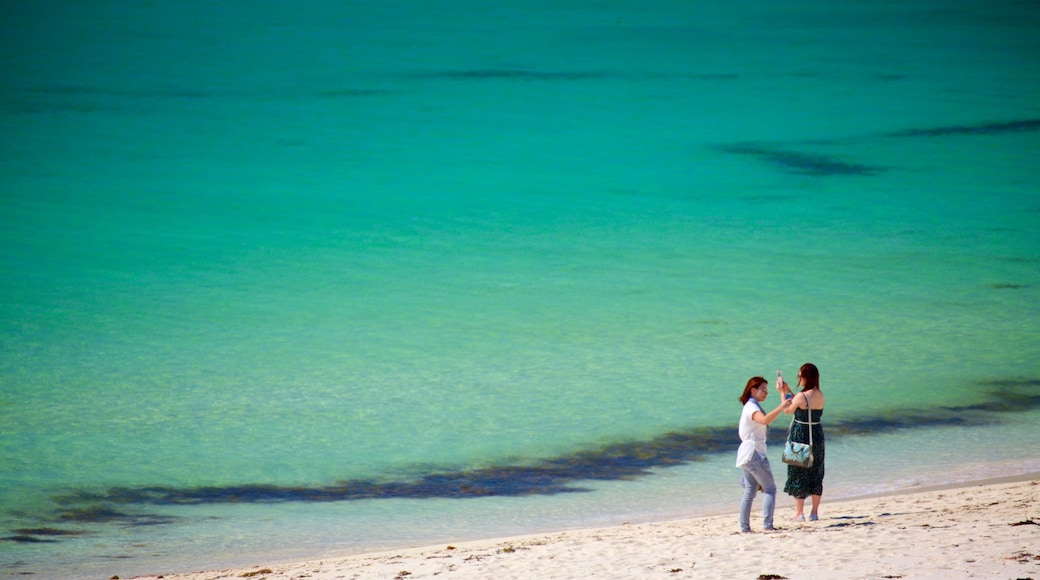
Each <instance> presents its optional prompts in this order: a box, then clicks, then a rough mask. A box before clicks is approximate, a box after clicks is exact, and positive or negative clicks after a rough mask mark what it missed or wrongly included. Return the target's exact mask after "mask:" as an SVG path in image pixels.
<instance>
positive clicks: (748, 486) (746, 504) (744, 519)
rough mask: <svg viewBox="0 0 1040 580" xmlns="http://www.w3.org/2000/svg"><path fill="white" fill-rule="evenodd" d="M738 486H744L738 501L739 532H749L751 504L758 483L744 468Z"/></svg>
mask: <svg viewBox="0 0 1040 580" xmlns="http://www.w3.org/2000/svg"><path fill="white" fill-rule="evenodd" d="M740 485H743V486H744V497H743V499H741V500H740V531H741V532H750V531H751V504H752V502H754V501H755V493H756V492H757V491H758V482H757V481H755V478H754V477H752V476H751V474H750V473H749V472H748V470H747V467H745V468H744V475H743V476H742V477H741V478H740Z"/></svg>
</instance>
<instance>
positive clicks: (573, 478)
mask: <svg viewBox="0 0 1040 580" xmlns="http://www.w3.org/2000/svg"><path fill="white" fill-rule="evenodd" d="M984 384H985V385H986V386H989V387H991V388H992V389H993V390H992V391H991V392H989V397H988V399H986V400H984V401H982V402H980V403H979V404H974V405H964V406H948V407H934V408H930V409H927V410H910V411H906V410H899V411H893V412H891V413H883V414H879V415H874V416H865V417H857V418H852V419H848V420H844V421H834V422H828V423H827V427H826V429H827V431H826V432H827V437H828V438H834V437H848V436H855V435H873V434H878V433H886V432H893V431H900V430H906V429H919V428H931V427H953V426H969V425H989V424H994V423H997V422H998V421H999V417H998V414H1000V413H1011V412H1020V411H1026V410H1030V409H1035V408H1040V393H1038V392H1037V391H1038V389H1037V387H1040V380H1037V379H1007V380H994V381H989V382H986V383H984ZM771 433H772V435H771V437H770V439H771V441H773V442H774V443H779V442H780V441H782V440H783V439H784V437H785V432H784V430H783V429H773V430H772V431H771ZM738 444H739V439H738V437H737V434H736V428H735V427H734V426H732V425H727V426H725V427H705V428H698V429H690V430H687V431H682V432H673V433H666V434H664V435H661V436H658V437H655V438H653V439H649V440H643V441H629V442H622V443H612V444H607V445H603V446H601V447H597V448H592V449H587V450H584V451H578V452H575V453H572V454H568V455H562V456H558V457H553V458H548V459H544V460H541V461H537V462H532V463H531V464H528V465H498V466H489V467H483V468H477V469H467V470H456V471H442V472H435V473H427V474H425V475H422V476H419V477H416V478H414V479H410V480H397V481H392V480H391V481H387V480H374V479H357V480H349V481H342V482H339V483H336V484H334V485H328V486H317V487H308V486H280V485H267V484H243V485H232V486H202V487H189V488H181V487H171V486H147V487H138V488H131V487H117V488H110V489H108V490H106V491H104V492H101V493H95V492H88V491H83V492H78V493H74V494H72V495H69V496H64V497H59V498H56V501H58V502H59V504H60V505H64V506H66V508H64V509H63V510H59V511H58V512H57V513H56V514H54V515H53V516H51V518H50V519H49V520H48V521H57V522H75V523H97V524H103V523H116V524H120V525H159V524H167V523H172V522H174V521H176V519H175V518H173V517H169V516H163V515H155V514H140V513H137V514H134V513H127V512H126V511H123V510H122V509H116V507H115V506H128V505H138V506H140V505H152V506H163V505H199V504H228V503H243V504H253V503H275V502H332V501H351V500H362V499H429V498H451V499H467V498H479V497H490V496H511V497H516V496H527V495H552V494H559V493H578V492H584V491H588V490H587V489H586V488H583V487H580V486H577V485H575V484H576V483H578V482H580V481H597V480H598V481H606V480H613V481H617V480H622V481H623V480H633V479H636V478H639V477H643V476H646V475H649V474H650V473H651V470H653V469H656V468H661V467H669V466H675V465H681V464H686V463H691V462H695V461H700V460H702V459H703V458H704V457H705V456H707V455H711V454H719V453H733V452H734V450H735V449H736V447H737V445H738ZM50 529H52V528H39V529H37V530H36V531H35V532H33V533H30V534H25V533H20V534H19V535H18V536H13V537H12V538H20V539H12V538H8V540H9V541H25V542H33V541H50V540H47V539H42V538H40V537H39V536H43V535H47V533H46V532H41V531H40V530H50ZM30 531H32V530H28V529H26V530H18V532H30ZM63 534H64V533H63V532H61V531H60V530H55V531H54V533H53V534H51V537H60V536H61V535H63Z"/></svg>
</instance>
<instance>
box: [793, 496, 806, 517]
mask: <svg viewBox="0 0 1040 580" xmlns="http://www.w3.org/2000/svg"><path fill="white" fill-rule="evenodd" d="M804 510H805V498H804V497H796V498H794V521H798V518H802V519H805V514H804V513H802V512H803V511H804Z"/></svg>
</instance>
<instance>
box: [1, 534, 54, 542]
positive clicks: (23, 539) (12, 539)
mask: <svg viewBox="0 0 1040 580" xmlns="http://www.w3.org/2000/svg"><path fill="white" fill-rule="evenodd" d="M0 542H14V543H16V544H55V543H57V542H58V540H51V539H47V538H37V537H36V536H29V535H26V534H19V535H17V536H7V537H6V538H0Z"/></svg>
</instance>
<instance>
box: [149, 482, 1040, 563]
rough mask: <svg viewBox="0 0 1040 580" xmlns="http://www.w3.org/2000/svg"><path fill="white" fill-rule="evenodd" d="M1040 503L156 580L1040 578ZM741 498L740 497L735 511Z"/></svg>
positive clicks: (966, 493)
mask: <svg viewBox="0 0 1040 580" xmlns="http://www.w3.org/2000/svg"><path fill="white" fill-rule="evenodd" d="M759 498H761V495H760V496H759ZM1038 500H1040V474H1038V473H1034V474H1029V475H1028V476H1023V477H1016V478H1013V479H1003V480H989V481H985V482H976V483H972V484H964V485H960V486H957V487H944V488H935V489H928V490H911V491H907V492H904V493H898V494H889V495H884V496H878V497H868V498H858V499H852V500H845V501H832V502H828V501H827V500H826V497H825V498H824V503H823V506H822V507H821V514H820V520H819V521H816V522H804V523H801V522H799V523H794V522H788V521H787V520H789V519H790V517H791V515H792V511H791V510H790V508H789V507H781V508H778V509H777V514H776V515H777V522H778V526H779V528H780V529H779V530H778V531H775V532H768V533H767V532H761V531H758V532H752V533H750V534H740V533H738V531H737V517H736V514H735V513H734V514H729V515H718V516H708V517H697V518H689V519H681V520H675V521H666V522H655V523H646V524H633V525H622V526H617V527H610V528H600V529H586V530H575V531H565V532H557V533H547V534H535V535H529V536H520V537H513V538H500V539H493V540H481V541H474V542H465V543H455V544H444V545H438V546H427V547H416V548H408V549H398V550H391V551H385V552H379V553H370V554H362V555H355V556H348V557H334V558H324V559H314V560H310V561H304V562H288V563H287V562H282V563H276V562H268V563H264V562H258V563H257V565H256V566H253V567H248V568H242V569H232V570H209V571H200V572H194V573H189V574H162V575H159V574H157V575H153V576H146V577H145V578H164V579H165V580H171V579H176V580H215V579H218V578H269V579H291V578H310V579H315V580H331V579H340V578H343V579H351V578H383V579H397V580H403V579H405V578H407V579H409V580H411V579H418V578H434V577H437V578H496V579H508V578H518V579H519V578H523V579H530V578H539V579H541V578H589V577H594V578H748V579H761V580H766V579H773V580H779V579H781V578H788V579H803V578H805V579H807V578H849V579H852V578H855V579H873V578H906V579H909V578H1010V579H1018V578H1034V579H1037V578H1040V501H1038ZM760 501H761V500H760V499H758V500H756V503H755V510H756V511H755V513H754V515H755V517H756V518H757V521H756V520H753V528H754V529H757V530H760V529H761V519H760V518H761V515H760V514H761V511H760ZM738 502H739V498H738V497H734V508H736V504H737V503H738ZM781 505H784V504H781Z"/></svg>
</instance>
